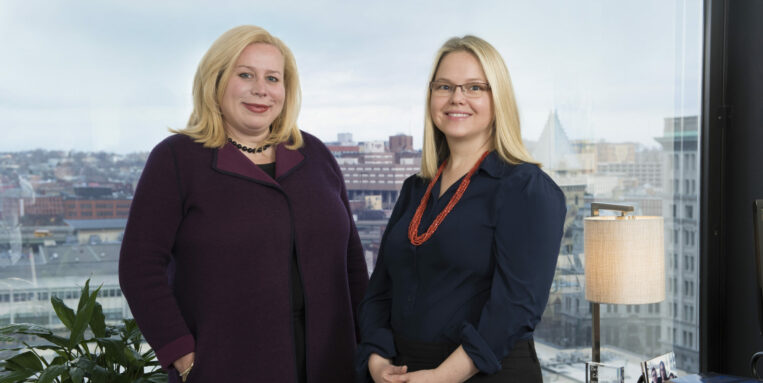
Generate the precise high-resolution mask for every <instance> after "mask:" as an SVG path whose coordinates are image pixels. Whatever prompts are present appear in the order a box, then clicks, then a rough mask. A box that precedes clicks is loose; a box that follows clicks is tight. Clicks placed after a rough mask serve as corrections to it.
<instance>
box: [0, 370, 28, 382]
mask: <svg viewBox="0 0 763 383" xmlns="http://www.w3.org/2000/svg"><path fill="white" fill-rule="evenodd" d="M34 373H35V372H34V371H31V370H24V371H3V372H0V383H16V382H23V381H24V379H26V378H28V377H30V376H32V375H34Z"/></svg>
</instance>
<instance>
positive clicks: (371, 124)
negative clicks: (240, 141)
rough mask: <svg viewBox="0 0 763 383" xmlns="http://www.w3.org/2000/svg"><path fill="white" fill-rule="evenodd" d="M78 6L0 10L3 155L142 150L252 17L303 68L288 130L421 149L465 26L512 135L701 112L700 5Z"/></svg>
mask: <svg viewBox="0 0 763 383" xmlns="http://www.w3.org/2000/svg"><path fill="white" fill-rule="evenodd" d="M251 5H252V4H250V3H242V2H238V1H230V2H226V3H224V4H222V5H215V7H208V6H204V5H203V4H202V3H193V2H191V3H164V4H153V3H150V2H143V1H138V2H132V3H129V4H102V3H96V2H90V1H74V2H70V3H67V4H47V5H45V6H44V7H43V6H40V5H36V4H33V3H27V2H22V1H7V2H3V3H2V4H1V5H0V43H2V44H3V45H4V46H5V47H7V48H6V49H7V51H8V52H10V53H11V54H10V55H9V58H8V59H7V60H6V62H4V70H2V71H0V129H2V131H3V137H4V139H3V140H2V142H0V151H2V152H7V151H18V150H28V149H35V148H45V149H57V150H72V149H73V150H82V151H101V150H102V151H110V152H117V153H127V152H134V151H148V150H150V149H151V148H152V147H153V146H154V145H155V144H156V143H157V142H158V141H160V140H161V139H162V138H163V137H164V136H166V135H167V134H168V131H167V128H182V127H183V126H184V124H185V122H186V119H187V116H188V115H189V113H190V85H191V81H192V77H193V73H194V71H195V67H196V65H197V64H198V61H199V59H200V57H201V56H202V55H203V53H204V52H205V50H206V49H207V47H208V46H209V45H210V44H211V42H212V41H213V40H214V39H215V38H217V36H219V35H220V34H221V33H222V32H224V31H225V30H227V29H229V28H231V27H233V26H235V25H239V24H257V25H261V26H263V27H265V28H266V29H268V30H269V31H271V32H272V33H273V34H275V35H276V36H279V37H280V38H282V39H283V40H284V41H285V42H286V43H287V44H288V45H289V46H290V47H291V49H292V50H293V51H294V53H295V55H296V56H297V62H298V65H299V69H300V75H301V80H302V90H303V107H302V112H301V115H300V120H299V123H300V126H301V127H302V128H303V129H304V130H306V131H307V132H310V133H312V134H315V135H316V136H318V137H319V138H321V139H322V140H324V141H328V140H332V139H333V138H334V137H336V134H337V133H339V132H345V131H349V132H352V133H353V134H354V136H355V138H356V140H358V141H368V140H369V139H370V138H371V137H381V138H383V137H387V136H389V135H394V134H397V133H404V134H408V135H411V136H413V137H414V147H417V148H418V147H420V146H421V142H420V139H421V126H422V123H421V122H422V120H423V114H424V113H423V101H424V95H425V89H426V78H427V76H428V73H429V70H430V65H431V59H432V57H433V56H434V53H435V51H436V49H437V48H438V46H439V45H440V44H442V42H444V41H445V40H446V39H447V38H448V37H451V36H454V35H463V34H467V33H472V34H476V35H478V36H481V37H483V38H485V39H487V40H488V41H490V42H491V43H492V44H493V45H495V46H496V48H497V49H498V50H499V51H500V52H501V53H502V55H503V57H504V59H505V60H506V62H507V65H508V67H509V70H510V72H511V74H512V79H513V81H514V87H515V91H516V93H517V98H518V102H519V107H520V118H521V120H522V123H523V133H524V137H525V138H526V139H529V140H537V139H538V137H539V135H540V132H541V130H542V129H543V123H544V121H545V120H546V118H547V116H548V114H549V113H550V112H551V111H553V110H556V111H558V113H559V115H560V116H561V119H562V120H563V123H564V124H565V126H566V128H567V132H568V133H569V135H570V138H571V139H592V140H598V139H605V140H608V141H613V140H614V139H618V140H619V141H622V142H625V141H634V142H640V143H642V144H645V145H647V146H651V147H656V146H657V145H656V143H655V142H654V140H653V137H656V136H659V135H660V132H661V128H662V119H663V118H664V117H665V116H676V115H690V114H696V113H697V112H698V104H699V102H698V100H699V86H700V81H699V73H700V69H701V68H700V67H701V62H700V61H701V60H700V53H701V38H700V37H701V2H698V1H674V2H661V1H649V2H642V3H639V4H638V5H634V4H625V3H609V2H607V3H601V2H593V1H590V2H583V3H576V4H574V5H573V4H568V3H566V2H563V1H550V2H548V3H544V4H536V3H532V4H528V3H525V2H518V1H514V2H507V3H504V2H501V3H498V2H492V3H488V4H486V5H485V6H481V7H472V8H469V9H463V8H462V7H461V6H459V5H458V4H457V3H455V2H445V3H442V2H437V3H435V2H424V3H416V4H412V3H410V2H407V3H403V2H393V4H388V3H385V4H384V5H381V4H363V5H357V4H353V3H350V2H344V1H331V2H319V3H300V2H295V3H290V4H277V5H275V4H264V3H263V4H255V6H256V10H252V11H249V8H245V7H249V6H251Z"/></svg>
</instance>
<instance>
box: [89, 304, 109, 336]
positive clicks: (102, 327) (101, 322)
mask: <svg viewBox="0 0 763 383" xmlns="http://www.w3.org/2000/svg"><path fill="white" fill-rule="evenodd" d="M96 295H98V294H96ZM90 329H91V330H93V335H95V336H96V337H98V338H103V337H105V336H106V316H105V315H103V307H102V306H101V304H100V303H98V302H95V307H94V308H93V316H92V317H91V318H90Z"/></svg>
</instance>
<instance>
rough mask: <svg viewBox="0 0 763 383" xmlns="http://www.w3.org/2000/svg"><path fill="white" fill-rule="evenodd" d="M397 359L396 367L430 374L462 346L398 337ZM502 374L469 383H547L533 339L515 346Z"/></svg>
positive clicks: (396, 339) (476, 378) (506, 358)
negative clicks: (405, 367) (544, 379)
mask: <svg viewBox="0 0 763 383" xmlns="http://www.w3.org/2000/svg"><path fill="white" fill-rule="evenodd" d="M395 346H396V348H397V356H396V357H395V360H394V364H395V365H398V366H402V365H406V366H408V371H418V370H430V369H434V368H437V366H439V365H440V364H441V363H442V362H443V361H445V359H447V358H448V356H450V354H451V353H453V351H455V350H456V348H458V345H454V344H443V343H428V342H418V341H412V340H409V339H405V338H402V337H400V336H397V335H396V336H395ZM501 366H502V368H501V371H499V372H497V373H495V374H492V375H487V374H483V373H478V374H477V375H474V376H473V377H471V379H469V380H467V381H466V382H467V383H513V382H517V383H520V382H521V383H535V382H543V376H542V375H541V372H540V362H538V356H537V355H536V353H535V342H533V340H532V338H530V339H522V340H519V341H517V342H516V343H515V344H514V348H513V349H512V350H511V353H509V355H508V356H507V357H505V358H503V359H502V360H501Z"/></svg>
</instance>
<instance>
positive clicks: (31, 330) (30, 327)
mask: <svg viewBox="0 0 763 383" xmlns="http://www.w3.org/2000/svg"><path fill="white" fill-rule="evenodd" d="M52 333H53V332H51V331H50V330H48V329H46V328H45V327H42V326H38V325H36V324H30V323H17V324H12V325H8V326H5V327H0V334H5V335H7V334H24V335H40V334H52Z"/></svg>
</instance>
